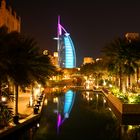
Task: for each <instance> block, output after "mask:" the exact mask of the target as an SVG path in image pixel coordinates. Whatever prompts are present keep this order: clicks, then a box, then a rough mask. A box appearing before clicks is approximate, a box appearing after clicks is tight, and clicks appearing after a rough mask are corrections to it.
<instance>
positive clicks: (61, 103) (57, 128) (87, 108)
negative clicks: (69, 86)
mask: <svg viewBox="0 0 140 140" xmlns="http://www.w3.org/2000/svg"><path fill="white" fill-rule="evenodd" d="M32 132H33V131H32ZM30 139H33V140H52V139H54V140H59V139H61V140H63V139H65V140H73V139H85V140H88V139H89V140H91V139H94V140H140V127H139V125H135V126H132V125H121V124H120V123H119V121H118V119H117V118H116V117H115V115H114V114H113V112H112V111H111V108H110V107H109V106H108V104H107V101H106V100H105V98H104V96H103V95H102V93H101V92H90V91H82V92H81V91H80V92H79V91H78V92H73V91H72V90H68V91H67V92H66V93H65V94H64V95H63V96H60V97H58V98H56V97H50V96H49V97H48V104H47V105H45V106H44V109H43V112H42V117H41V120H40V126H39V128H38V129H36V131H34V132H33V135H32V138H31V137H30Z"/></svg>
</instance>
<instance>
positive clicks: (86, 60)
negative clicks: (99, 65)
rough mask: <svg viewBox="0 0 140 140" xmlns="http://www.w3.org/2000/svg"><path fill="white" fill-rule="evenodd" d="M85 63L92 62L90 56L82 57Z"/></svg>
mask: <svg viewBox="0 0 140 140" xmlns="http://www.w3.org/2000/svg"><path fill="white" fill-rule="evenodd" d="M87 63H94V60H93V58H92V57H84V61H83V64H84V65H85V64H87Z"/></svg>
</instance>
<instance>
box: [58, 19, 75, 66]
mask: <svg viewBox="0 0 140 140" xmlns="http://www.w3.org/2000/svg"><path fill="white" fill-rule="evenodd" d="M57 51H58V65H59V67H60V68H75V67H76V53H75V48H74V45H73V42H72V40H71V37H70V34H69V33H68V32H67V31H66V30H65V29H64V27H63V26H62V25H61V24H60V16H58V27H57Z"/></svg>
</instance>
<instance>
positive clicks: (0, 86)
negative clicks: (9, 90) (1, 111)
mask: <svg viewBox="0 0 140 140" xmlns="http://www.w3.org/2000/svg"><path fill="white" fill-rule="evenodd" d="M1 96H2V82H1V80H0V101H1Z"/></svg>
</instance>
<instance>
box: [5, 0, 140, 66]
mask: <svg viewBox="0 0 140 140" xmlns="http://www.w3.org/2000/svg"><path fill="white" fill-rule="evenodd" d="M82 1H83V2H82ZM91 1H92V0H90V1H89V0H81V2H80V1H79V0H65V1H63V0H7V2H8V3H10V4H11V5H12V7H13V8H14V9H15V11H16V12H17V13H18V15H20V16H21V18H22V25H21V28H22V29H21V31H22V32H23V33H26V34H27V35H29V36H32V37H34V38H35V39H36V40H37V41H38V43H39V45H40V47H41V48H44V49H48V50H50V51H51V52H52V51H56V48H57V47H56V41H55V40H53V37H55V36H56V34H57V16H58V15H60V16H61V24H62V25H63V26H64V27H65V29H66V30H67V31H68V32H69V33H70V34H71V38H72V40H73V43H74V45H75V49H76V54H77V63H78V66H79V65H80V64H81V63H82V61H83V57H86V56H90V57H93V58H94V59H95V58H97V57H99V56H100V55H101V52H100V51H101V48H103V47H104V46H105V44H106V43H108V42H109V41H111V40H112V39H114V38H116V37H118V36H122V35H124V34H125V33H127V32H139V33H140V0H93V1H92V2H91Z"/></svg>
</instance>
